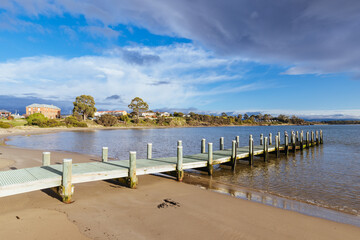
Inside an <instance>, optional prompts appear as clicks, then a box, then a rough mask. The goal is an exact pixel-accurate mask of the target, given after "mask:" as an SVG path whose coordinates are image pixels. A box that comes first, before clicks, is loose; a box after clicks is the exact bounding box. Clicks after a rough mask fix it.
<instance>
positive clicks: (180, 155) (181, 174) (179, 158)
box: [176, 146, 184, 182]
mask: <svg viewBox="0 0 360 240" xmlns="http://www.w3.org/2000/svg"><path fill="white" fill-rule="evenodd" d="M183 178H184V170H183V147H182V146H178V147H177V162H176V179H177V180H178V181H180V182H181V181H182V180H183Z"/></svg>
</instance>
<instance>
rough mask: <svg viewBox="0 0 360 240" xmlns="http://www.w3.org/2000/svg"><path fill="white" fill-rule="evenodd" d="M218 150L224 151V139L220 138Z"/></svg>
mask: <svg viewBox="0 0 360 240" xmlns="http://www.w3.org/2000/svg"><path fill="white" fill-rule="evenodd" d="M220 150H224V137H221V138H220Z"/></svg>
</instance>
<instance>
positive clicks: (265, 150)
mask: <svg viewBox="0 0 360 240" xmlns="http://www.w3.org/2000/svg"><path fill="white" fill-rule="evenodd" d="M267 159H268V138H267V137H264V162H266V161H267Z"/></svg>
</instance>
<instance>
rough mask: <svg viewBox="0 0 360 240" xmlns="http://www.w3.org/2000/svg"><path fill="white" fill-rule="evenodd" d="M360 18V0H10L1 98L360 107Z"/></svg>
mask: <svg viewBox="0 0 360 240" xmlns="http://www.w3.org/2000/svg"><path fill="white" fill-rule="evenodd" d="M359 21H360V3H358V2H357V1H347V2H346V3H341V2H340V1H335V0H327V1H325V0H313V1H305V0H299V1H283V0H278V1H274V2H272V3H271V4H270V3H269V2H268V1H265V0H260V1H256V2H254V1H250V0H249V1H248V0H246V1H245V0H243V1H235V0H234V1H233V0H226V1H215V0H208V1H205V0H199V1H180V0H178V1H165V0H157V1H145V0H134V1H122V0H117V1H115V0H107V1H95V0H84V1H70V0H63V1H57V0H51V1H49V0H29V1H17V0H14V1H11V0H2V1H1V2H0V52H1V54H0V108H5V109H6V108H8V109H11V110H14V109H18V110H20V111H21V112H23V111H24V104H28V103H32V102H39V103H53V104H57V105H59V106H60V107H62V108H63V112H65V113H68V112H69V111H70V110H71V105H72V103H71V102H72V101H73V100H74V99H75V97H76V96H78V95H81V94H89V95H92V96H94V97H95V100H96V102H97V107H98V108H99V109H102V110H107V109H109V110H110V109H127V105H128V104H129V102H130V100H131V99H132V98H134V97H136V96H139V97H142V98H143V99H144V100H146V101H147V102H148V103H149V105H150V107H151V108H152V109H168V110H175V111H190V110H191V111H197V112H213V113H217V112H223V111H225V112H234V113H244V112H263V113H271V114H274V115H276V114H279V113H285V114H296V115H299V116H303V117H309V116H310V117H313V118H317V117H318V118H324V117H330V118H334V117H338V118H360V106H359V104H360V101H359V100H360V97H359V96H360V95H359V94H358V91H359V90H360V81H359V80H360V66H359V65H358V63H359V62H360V48H359V44H358V43H359V41H360V33H359V31H358V24H357V23H358V22H359Z"/></svg>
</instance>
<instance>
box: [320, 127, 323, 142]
mask: <svg viewBox="0 0 360 240" xmlns="http://www.w3.org/2000/svg"><path fill="white" fill-rule="evenodd" d="M323 143H324V138H323V131H322V130H320V144H323Z"/></svg>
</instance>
